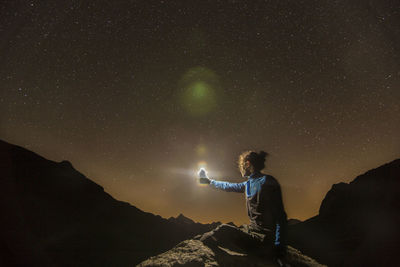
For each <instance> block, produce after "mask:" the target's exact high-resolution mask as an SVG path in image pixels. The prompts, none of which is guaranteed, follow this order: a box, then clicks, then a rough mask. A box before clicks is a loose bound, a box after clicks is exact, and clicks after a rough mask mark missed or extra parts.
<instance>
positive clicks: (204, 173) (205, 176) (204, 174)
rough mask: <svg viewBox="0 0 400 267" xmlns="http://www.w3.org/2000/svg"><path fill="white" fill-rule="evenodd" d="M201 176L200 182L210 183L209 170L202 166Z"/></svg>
mask: <svg viewBox="0 0 400 267" xmlns="http://www.w3.org/2000/svg"><path fill="white" fill-rule="evenodd" d="M199 178H200V183H201V184H209V183H210V179H209V178H208V176H207V172H206V170H205V169H204V168H201V169H200V171H199Z"/></svg>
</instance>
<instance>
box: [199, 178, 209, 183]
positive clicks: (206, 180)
mask: <svg viewBox="0 0 400 267" xmlns="http://www.w3.org/2000/svg"><path fill="white" fill-rule="evenodd" d="M210 182H211V181H210V179H208V178H200V183H201V184H209V183H210Z"/></svg>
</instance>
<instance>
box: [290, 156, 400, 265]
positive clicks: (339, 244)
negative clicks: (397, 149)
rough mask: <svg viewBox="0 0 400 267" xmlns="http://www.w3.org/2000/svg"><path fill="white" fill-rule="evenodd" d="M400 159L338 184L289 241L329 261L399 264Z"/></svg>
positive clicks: (309, 253)
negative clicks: (317, 213)
mask: <svg viewBox="0 0 400 267" xmlns="http://www.w3.org/2000/svg"><path fill="white" fill-rule="evenodd" d="M399 210H400V159H398V160H395V161H392V162H390V163H388V164H385V165H383V166H381V167H379V168H376V169H373V170H370V171H368V172H366V173H365V174H362V175H360V176H358V177H357V178H355V179H354V180H353V181H352V182H350V183H349V184H347V183H339V184H335V185H333V186H332V188H331V190H330V191H329V192H328V193H327V194H326V196H325V198H324V200H323V201H322V204H321V207H320V210H319V215H317V216H315V217H313V218H310V219H308V220H307V221H305V222H302V223H298V224H295V225H292V226H289V242H290V244H292V245H293V246H295V247H296V248H299V249H301V250H302V251H304V252H305V253H307V254H308V255H310V256H312V257H314V258H315V259H317V260H318V261H320V262H322V263H326V264H328V265H329V266H398V262H397V261H396V255H397V250H398V248H399V247H400V241H399V240H400V230H399V225H400V213H399Z"/></svg>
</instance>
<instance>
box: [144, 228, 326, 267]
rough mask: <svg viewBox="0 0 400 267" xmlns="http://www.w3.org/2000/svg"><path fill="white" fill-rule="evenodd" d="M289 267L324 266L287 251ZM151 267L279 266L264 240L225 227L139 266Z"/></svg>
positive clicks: (182, 243)
mask: <svg viewBox="0 0 400 267" xmlns="http://www.w3.org/2000/svg"><path fill="white" fill-rule="evenodd" d="M283 262H284V263H285V264H286V266H299V267H300V266H315V267H317V266H323V265H320V264H319V263H318V262H316V261H315V260H313V259H311V258H310V257H307V256H305V255H303V254H302V253H301V252H300V251H298V250H296V249H294V248H292V247H288V253H287V256H286V257H285V258H284V259H283ZM138 266H139V267H150V266H232V267H235V266H238V267H239V266H249V267H251V266H260V267H261V266H280V265H279V263H278V261H277V260H276V259H274V257H273V255H272V251H271V249H270V248H268V247H267V246H265V245H263V243H262V238H259V237H257V236H254V235H251V234H249V233H248V232H246V231H245V229H243V228H237V227H235V226H232V225H228V224H222V225H220V226H218V227H217V228H216V229H214V230H212V231H210V232H208V233H205V234H203V235H198V236H196V237H195V238H193V239H189V240H185V241H183V242H181V243H179V244H178V245H176V246H175V247H174V248H173V249H171V250H169V251H167V252H164V253H162V254H160V255H158V256H154V257H151V258H149V259H147V260H145V261H143V262H142V263H140V264H139V265H138Z"/></svg>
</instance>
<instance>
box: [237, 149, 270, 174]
mask: <svg viewBox="0 0 400 267" xmlns="http://www.w3.org/2000/svg"><path fill="white" fill-rule="evenodd" d="M267 156H268V153H267V152H265V151H260V152H258V153H256V152H254V151H251V150H248V151H245V152H243V153H242V154H240V156H239V160H238V167H239V171H240V172H241V173H244V171H245V168H246V167H245V163H246V161H250V164H251V168H252V170H251V171H252V172H253V171H261V170H262V169H264V168H265V158H266V157H267Z"/></svg>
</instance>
